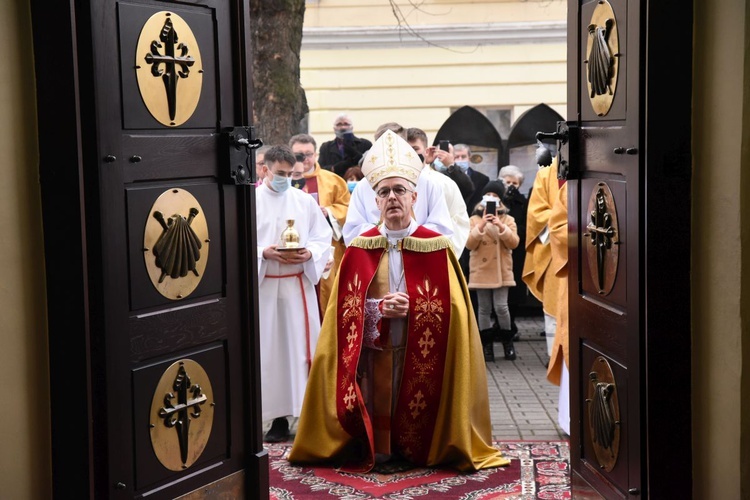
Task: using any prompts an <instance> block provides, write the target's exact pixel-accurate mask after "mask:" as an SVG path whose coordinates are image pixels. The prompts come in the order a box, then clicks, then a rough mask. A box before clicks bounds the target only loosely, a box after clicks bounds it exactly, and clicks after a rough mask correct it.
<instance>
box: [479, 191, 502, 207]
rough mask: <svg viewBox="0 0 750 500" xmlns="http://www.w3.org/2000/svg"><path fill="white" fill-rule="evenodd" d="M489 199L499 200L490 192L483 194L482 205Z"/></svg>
mask: <svg viewBox="0 0 750 500" xmlns="http://www.w3.org/2000/svg"><path fill="white" fill-rule="evenodd" d="M488 201H494V202H497V201H499V200H498V199H497V198H495V197H494V196H490V195H488V194H486V195H484V196H482V205H486V204H487V202H488Z"/></svg>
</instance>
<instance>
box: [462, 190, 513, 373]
mask: <svg viewBox="0 0 750 500" xmlns="http://www.w3.org/2000/svg"><path fill="white" fill-rule="evenodd" d="M503 194H505V186H504V184H503V183H502V182H501V181H491V182H488V183H487V185H486V186H485V187H484V189H482V201H480V202H479V203H478V204H477V206H476V208H475V209H474V213H473V214H472V216H471V218H470V219H469V222H470V227H471V230H470V231H469V239H468V241H467V242H466V248H468V249H469V250H470V251H471V253H470V256H469V289H471V290H476V294H477V321H478V323H479V331H480V334H481V338H482V347H483V348H484V360H485V361H495V352H494V348H493V344H492V341H493V338H494V337H495V332H496V331H497V336H498V337H499V338H500V340H501V342H502V343H503V350H504V351H505V359H508V360H511V361H512V360H514V359H516V350H515V348H514V346H513V332H512V330H511V321H510V310H509V309H508V288H509V287H512V286H516V282H515V279H514V278H513V253H512V251H513V249H514V248H516V247H517V246H518V243H519V238H518V231H517V228H516V222H515V219H513V217H512V216H510V215H508V213H507V209H506V208H505V206H504V205H503V203H502V201H501V199H502V197H503ZM493 202H494V205H495V206H496V207H497V208H496V210H495V212H494V213H493V212H492V210H489V211H488V210H487V205H488V203H489V205H490V207H491V206H492V204H493ZM493 307H494V309H495V316H496V318H497V324H496V325H494V326H493V324H492V309H493Z"/></svg>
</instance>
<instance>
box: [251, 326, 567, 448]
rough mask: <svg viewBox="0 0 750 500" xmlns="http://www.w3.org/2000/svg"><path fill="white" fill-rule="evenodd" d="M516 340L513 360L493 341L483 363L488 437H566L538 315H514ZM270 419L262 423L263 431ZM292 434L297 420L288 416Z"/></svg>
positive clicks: (294, 432)
mask: <svg viewBox="0 0 750 500" xmlns="http://www.w3.org/2000/svg"><path fill="white" fill-rule="evenodd" d="M516 326H517V327H518V331H519V336H520V338H519V340H518V341H516V342H515V347H516V356H517V358H516V360H515V361H506V360H505V359H504V357H503V346H502V344H500V343H499V342H498V343H496V344H495V362H494V363H487V386H488V389H489V396H490V413H491V417H492V437H493V438H494V439H496V440H501V441H521V440H531V441H537V440H541V441H544V440H549V441H556V440H561V439H568V438H569V436H568V435H567V434H565V432H564V431H563V430H562V429H560V428H559V426H558V425H557V400H558V397H559V396H558V393H559V390H560V389H559V387H558V386H556V385H552V384H550V383H549V382H548V381H547V378H546V375H547V367H546V365H547V360H548V357H547V345H546V342H545V340H544V337H542V336H540V335H539V333H540V332H542V331H543V330H544V318H543V317H542V316H532V317H520V318H516ZM270 427H271V422H270V421H268V422H264V425H263V432H264V433H265V432H267V431H268V429H269V428H270ZM290 430H291V433H292V436H294V434H296V432H297V419H296V418H293V419H291V429H290Z"/></svg>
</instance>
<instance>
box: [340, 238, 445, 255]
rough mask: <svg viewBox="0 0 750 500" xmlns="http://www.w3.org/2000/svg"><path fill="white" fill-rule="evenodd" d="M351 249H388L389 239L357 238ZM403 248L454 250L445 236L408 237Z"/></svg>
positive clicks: (417, 250)
mask: <svg viewBox="0 0 750 500" xmlns="http://www.w3.org/2000/svg"><path fill="white" fill-rule="evenodd" d="M349 246H351V247H356V248H364V249H365V250H375V249H378V248H382V249H385V248H388V239H387V238H386V237H385V236H383V235H380V236H357V237H356V238H354V239H353V240H352V242H351V243H350V244H349ZM401 248H403V249H404V250H409V251H411V252H420V253H428V252H435V251H438V250H444V249H446V248H451V249H452V248H453V244H452V243H451V242H450V240H449V239H448V238H446V237H445V236H435V237H434V238H414V237H412V236H407V237H406V238H404V239H403V240H402V243H401Z"/></svg>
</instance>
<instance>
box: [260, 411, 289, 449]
mask: <svg viewBox="0 0 750 500" xmlns="http://www.w3.org/2000/svg"><path fill="white" fill-rule="evenodd" d="M288 439H289V421H288V420H287V419H286V417H278V418H274V419H273V423H272V424H271V428H270V429H269V430H268V432H266V435H265V436H264V437H263V440H264V441H265V442H267V443H281V442H284V441H286V440H288Z"/></svg>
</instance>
